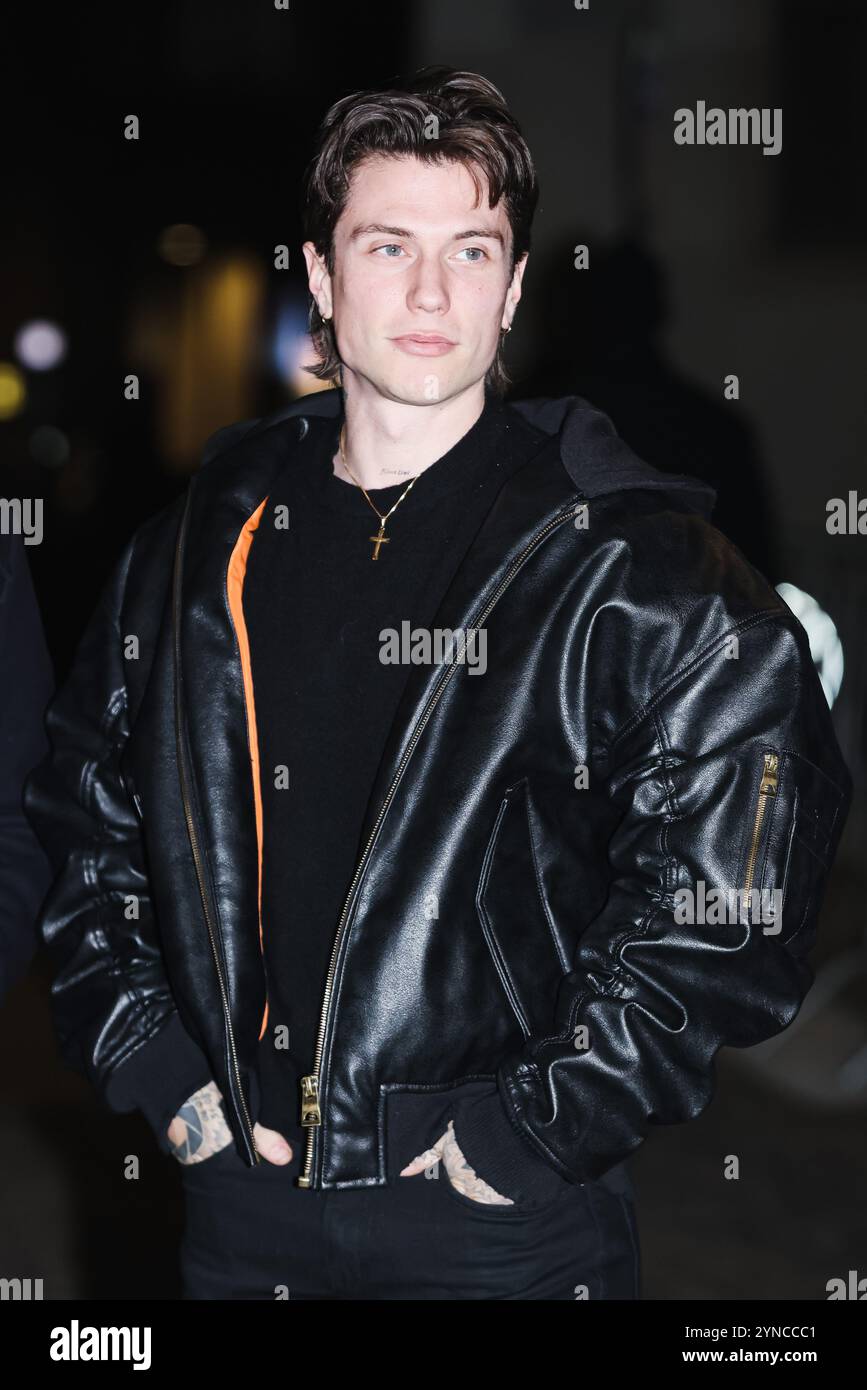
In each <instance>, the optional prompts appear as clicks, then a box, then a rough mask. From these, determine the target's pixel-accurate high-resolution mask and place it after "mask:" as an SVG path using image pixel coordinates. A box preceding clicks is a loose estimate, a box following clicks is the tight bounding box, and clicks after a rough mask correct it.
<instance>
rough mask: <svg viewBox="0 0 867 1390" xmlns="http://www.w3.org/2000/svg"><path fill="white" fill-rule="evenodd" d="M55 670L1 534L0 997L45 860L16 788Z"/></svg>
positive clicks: (22, 553) (39, 753) (28, 934)
mask: <svg viewBox="0 0 867 1390" xmlns="http://www.w3.org/2000/svg"><path fill="white" fill-rule="evenodd" d="M53 690H54V672H53V669H52V664H51V658H50V656H49V654H48V648H47V646H46V644H45V635H44V633H43V630H42V618H41V614H40V612H39V605H38V604H37V602H36V595H35V593H34V590H33V583H32V580H31V577H30V566H29V564H28V560H27V548H26V547H25V545H24V542H23V541H22V539H21V538H20V536H16V535H8V536H4V535H0V1000H2V999H3V998H4V997H5V995H6V994H7V993H8V991H9V989H10V988H11V987H12V985H13V984H15V982H16V981H17V980H19V979H20V978H21V977H22V976H23V975H24V974H25V973H26V971H27V967H28V966H29V964H30V962H31V960H32V958H33V954H34V952H35V950H36V946H37V938H36V932H35V930H34V923H35V920H36V916H37V913H38V911H39V906H40V903H41V901H42V898H43V896H44V894H45V891H46V889H47V887H48V884H49V881H50V876H51V875H50V866H49V863H48V860H47V858H46V856H45V853H44V851H43V850H42V847H41V845H40V844H39V842H38V840H37V838H36V836H35V835H34V833H33V829H32V827H31V826H30V825H28V823H27V819H26V816H25V814H24V809H23V806H22V804H21V794H22V788H23V785H24V780H25V777H26V774H27V772H28V771H29V770H30V769H31V768H32V767H34V766H35V764H36V763H37V762H39V760H40V759H41V758H44V756H45V752H46V748H47V740H46V737H45V731H44V727H43V713H44V710H45V706H46V704H47V703H48V701H49V699H50V698H51V695H52V693H53Z"/></svg>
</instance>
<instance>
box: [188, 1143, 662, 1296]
mask: <svg viewBox="0 0 867 1390" xmlns="http://www.w3.org/2000/svg"><path fill="white" fill-rule="evenodd" d="M405 1161H406V1160H405ZM297 1171H298V1157H297V1156H296V1157H295V1158H294V1159H293V1161H292V1162H291V1163H289V1164H288V1165H287V1166H286V1167H284V1168H278V1167H276V1166H275V1165H274V1164H271V1163H267V1162H264V1161H263V1162H262V1163H261V1164H260V1165H259V1166H258V1167H256V1168H248V1167H247V1165H246V1164H245V1163H244V1161H243V1159H242V1158H241V1157H240V1155H239V1154H238V1152H237V1150H236V1149H235V1146H234V1144H230V1145H229V1146H228V1147H227V1148H226V1149H223V1150H222V1151H221V1152H220V1153H218V1154H216V1155H215V1156H214V1157H213V1158H209V1159H206V1160H205V1161H204V1162H203V1163H200V1164H193V1165H191V1166H189V1167H184V1168H183V1169H182V1173H183V1184H184V1192H185V1198H186V1225H185V1231H184V1237H183V1243H182V1246H181V1270H182V1276H183V1282H184V1297H185V1298H192V1299H272V1300H273V1299H276V1298H288V1299H290V1300H292V1299H300V1300H310V1299H328V1300H332V1299H356V1300H364V1299H402V1300H412V1299H557V1300H561V1299H568V1300H574V1299H600V1298H610V1299H635V1298H639V1297H640V1292H639V1281H640V1270H639V1248H638V1237H637V1230H636V1223H635V1215H634V1204H633V1201H632V1200H631V1198H630V1197H629V1196H626V1195H623V1194H622V1193H616V1192H612V1191H610V1190H609V1189H608V1188H607V1187H605V1186H604V1185H603V1184H602V1183H588V1184H586V1185H585V1186H583V1187H578V1186H575V1187H565V1188H564V1191H563V1192H562V1193H558V1195H557V1196H556V1197H555V1198H554V1200H553V1201H549V1202H547V1203H546V1204H545V1205H542V1206H536V1207H521V1206H514V1207H509V1206H505V1205H503V1206H497V1205H495V1206H486V1205H484V1204H482V1203H479V1202H475V1201H473V1200H472V1199H471V1198H469V1197H464V1196H463V1195H462V1194H461V1193H459V1192H457V1191H456V1190H455V1188H454V1187H452V1185H451V1183H450V1181H449V1178H448V1175H447V1174H446V1171H445V1169H444V1167H443V1166H442V1164H440V1165H438V1176H437V1177H436V1178H433V1177H430V1178H429V1177H427V1176H426V1175H425V1174H424V1173H419V1174H417V1175H416V1176H414V1177H408V1178H401V1177H396V1178H395V1179H394V1180H392V1181H391V1183H390V1184H389V1185H388V1186H386V1187H376V1188H357V1189H356V1188H351V1189H342V1190H338V1191H326V1192H317V1191H314V1190H306V1189H303V1188H298V1187H296V1186H295V1184H294V1182H293V1178H294V1176H295V1175H296V1173H297Z"/></svg>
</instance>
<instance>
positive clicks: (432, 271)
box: [304, 155, 527, 405]
mask: <svg viewBox="0 0 867 1390" xmlns="http://www.w3.org/2000/svg"><path fill="white" fill-rule="evenodd" d="M479 177H480V179H481V182H482V187H483V194H482V197H481V199H480V201H479V206H478V207H477V206H476V205H475V203H476V190H475V185H474V184H473V180H472V178H471V177H470V174H469V173H468V171H467V170H466V168H465V167H464V166H463V165H462V164H455V163H451V162H449V163H443V164H428V163H425V162H424V161H422V160H420V159H416V158H414V157H400V158H397V157H388V156H379V155H377V156H375V157H372V158H370V159H369V160H367V161H366V162H364V163H363V164H361V165H360V166H358V167H357V168H356V169H355V171H354V172H353V176H352V182H351V185H350V193H349V198H348V200H347V203H346V206H345V208H344V210H343V213H342V214H341V216H340V219H339V221H338V223H337V226H336V227H335V230H334V267H335V269H334V274H333V276H329V275H328V273H327V271H326V270H325V266H324V263H323V262H322V261H321V260H320V259H319V257H318V256H317V255H316V252H315V250H314V248H313V245H312V243H311V242H305V245H304V254H305V257H306V260H307V266H308V270H309V272H310V289H311V293H313V295H314V296H315V298H316V300H317V303H318V304H319V306H320V310H321V311H322V312H323V313H325V314H331V315H333V319H334V328H335V331H336V335H337V346H338V350H339V352H340V356H341V358H342V360H343V364H344V383H345V384H347V385H349V381H348V377H349V374H350V373H354V374H355V376H356V377H357V378H358V380H359V381H360V382H361V381H363V382H366V383H370V384H371V385H372V386H373V387H374V389H375V390H376V391H378V392H379V394H381V395H383V396H385V397H387V398H388V399H389V400H395V401H403V402H406V403H409V404H416V405H424V404H430V403H433V402H435V401H444V400H447V399H448V398H449V397H451V396H455V395H457V394H458V393H459V392H461V391H464V390H466V389H467V387H469V386H472V385H474V384H475V383H476V382H478V381H480V380H482V379H483V378H484V376H485V373H486V371H487V370H488V367H489V366H490V365H491V362H492V361H493V358H494V355H495V353H496V350H497V346H498V343H499V341H500V330H501V329H502V328H505V327H506V326H507V325H508V324H509V323H510V322H511V319H512V315H513V313H514V311H515V306H516V305H517V303H518V300H519V299H520V297H521V278H522V275H523V272H524V267H525V265H526V261H527V257H526V256H525V257H524V258H523V260H522V261H521V262H519V264H518V265H516V267H515V271H514V274H510V273H509V266H510V260H511V229H510V227H509V219H508V217H507V215H506V211H505V208H504V206H503V202H502V199H501V200H500V202H499V203H498V204H497V206H496V207H495V208H493V209H490V208H489V207H488V205H487V186H486V182H485V179H484V175H483V174H481V173H480V175H479ZM418 335H421V336H418Z"/></svg>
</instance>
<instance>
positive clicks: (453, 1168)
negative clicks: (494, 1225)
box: [400, 1120, 515, 1207]
mask: <svg viewBox="0 0 867 1390" xmlns="http://www.w3.org/2000/svg"><path fill="white" fill-rule="evenodd" d="M440 1159H442V1163H443V1167H444V1168H445V1170H446V1181H447V1182H450V1183H451V1185H452V1187H453V1188H455V1190H456V1191H457V1192H461V1193H463V1195H464V1196H465V1197H469V1198H470V1200H471V1201H474V1202H479V1203H480V1204H482V1205H486V1206H508V1207H513V1206H514V1205H515V1203H514V1200H513V1198H511V1197H504V1196H503V1195H502V1193H500V1192H497V1191H496V1190H495V1188H493V1187H491V1185H490V1183H487V1182H485V1180H484V1178H480V1177H479V1175H478V1173H477V1172H476V1171H475V1169H474V1168H471V1167H470V1165H469V1164H468V1163H467V1160H466V1159H465V1158H464V1155H463V1153H462V1152H461V1149H460V1147H459V1145H458V1141H457V1139H456V1138H455V1123H454V1120H449V1124H448V1129H447V1130H446V1131H445V1133H444V1134H441V1135H440V1137H439V1139H438V1140H437V1141H436V1143H435V1144H434V1146H433V1148H430V1149H425V1151H424V1153H422V1154H419V1155H418V1156H417V1157H416V1158H414V1159H413V1160H412V1162H411V1163H408V1164H407V1165H406V1167H405V1168H401V1170H400V1176H401V1177H402V1178H410V1177H412V1176H413V1175H414V1174H415V1173H423V1172H424V1170H425V1168H430V1166H431V1164H433V1163H437V1162H439V1160H440Z"/></svg>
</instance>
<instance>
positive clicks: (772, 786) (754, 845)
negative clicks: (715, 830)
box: [741, 753, 780, 900]
mask: <svg viewBox="0 0 867 1390" xmlns="http://www.w3.org/2000/svg"><path fill="white" fill-rule="evenodd" d="M779 765H780V759H779V755H778V754H777V753H766V754H765V760H764V765H763V767H762V777H761V781H760V783H759V800H758V804H757V806H756V816H755V820H754V821H753V834H752V839H751V840H750V850H749V854H748V856H747V871H746V875H745V878H744V886H743V889H742V890H741V891H742V893H743V896H744V900H747V899H748V898H749V895H750V890H751V889H752V886H753V878H754V876H755V871H756V855H757V854H758V849H759V839H760V837H761V833H762V822H763V821H764V818H765V809H766V807H767V804H768V799H769V797H772V796H776V794H777V770H778V768H779Z"/></svg>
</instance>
